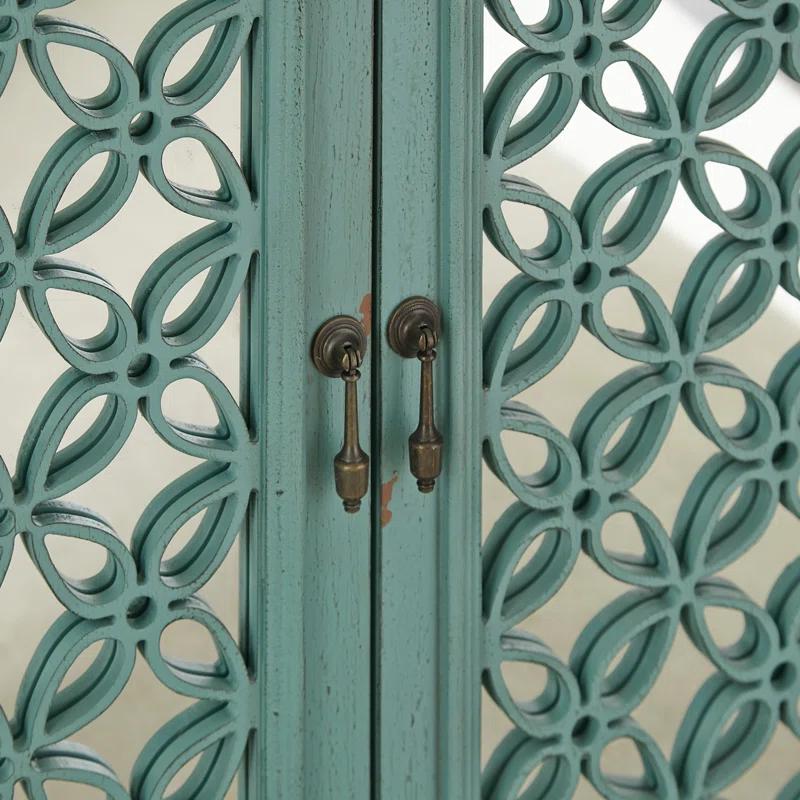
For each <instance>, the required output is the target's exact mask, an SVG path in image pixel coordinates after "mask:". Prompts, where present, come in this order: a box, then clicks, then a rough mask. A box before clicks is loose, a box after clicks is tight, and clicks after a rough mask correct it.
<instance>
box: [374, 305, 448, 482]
mask: <svg viewBox="0 0 800 800" xmlns="http://www.w3.org/2000/svg"><path fill="white" fill-rule="evenodd" d="M441 318H442V315H441V311H440V310H439V307H438V306H437V305H436V304H435V303H433V302H431V301H430V300H428V299H427V298H426V297H409V298H408V299H407V300H405V301H404V302H403V303H401V304H400V305H399V306H398V307H397V308H396V309H395V310H394V311H393V312H392V316H391V317H390V318H389V327H388V336H389V345H390V346H391V348H392V350H394V351H395V353H397V354H398V355H400V356H402V357H403V358H417V359H419V361H420V364H421V375H420V394H419V424H418V425H417V429H416V430H415V431H414V433H412V434H411V436H409V438H408V455H409V460H410V462H411V474H412V475H413V476H414V477H415V478H416V479H417V488H418V489H419V490H420V492H422V493H423V494H428V493H430V492H432V491H433V489H434V487H435V485H436V479H437V478H438V477H439V475H440V474H441V472H442V454H443V450H444V440H443V438H442V434H441V433H439V431H438V429H437V428H436V421H435V414H434V399H433V364H434V361H436V346H437V344H438V343H439V338H440V337H441V333H442V321H441Z"/></svg>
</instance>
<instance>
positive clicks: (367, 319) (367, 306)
mask: <svg viewBox="0 0 800 800" xmlns="http://www.w3.org/2000/svg"><path fill="white" fill-rule="evenodd" d="M358 313H359V314H361V324H362V325H363V326H364V330H365V331H366V333H367V336H369V335H370V333H372V292H367V294H365V295H364V299H363V300H362V301H361V305H360V306H359V307H358Z"/></svg>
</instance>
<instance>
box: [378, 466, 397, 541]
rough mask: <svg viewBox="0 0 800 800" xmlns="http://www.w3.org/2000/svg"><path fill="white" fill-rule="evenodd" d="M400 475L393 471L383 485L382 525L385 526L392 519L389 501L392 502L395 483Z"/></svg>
mask: <svg viewBox="0 0 800 800" xmlns="http://www.w3.org/2000/svg"><path fill="white" fill-rule="evenodd" d="M397 480H398V475H397V473H396V472H395V473H393V474H392V477H391V478H390V479H389V480H388V481H386V483H384V484H383V485H382V486H381V527H382V528H385V527H386V526H387V525H388V524H389V523H390V522H391V521H392V512H391V511H389V503H391V502H392V495H393V494H394V485H395V484H396V483H397Z"/></svg>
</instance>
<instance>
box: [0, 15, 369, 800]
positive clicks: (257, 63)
mask: <svg viewBox="0 0 800 800" xmlns="http://www.w3.org/2000/svg"><path fill="white" fill-rule="evenodd" d="M0 5H2V8H0V89H2V96H0V107H2V108H3V113H2V115H0V116H1V117H2V120H3V122H2V123H0V137H2V145H1V146H0V163H2V164H3V167H2V171H3V175H4V180H3V189H2V190H0V195H1V196H0V205H2V208H3V212H4V213H2V214H0V247H1V248H2V263H1V264H0V337H1V338H0V362H1V363H2V370H3V375H4V389H3V392H2V397H0V411H2V413H0V455H1V456H2V459H0V619H2V622H0V631H2V633H0V652H1V653H2V660H3V668H2V671H1V672H2V675H1V676H0V683H1V684H2V685H1V686H0V706H1V708H0V797H2V798H4V800H11V798H20V797H22V796H26V797H29V798H31V799H32V800H33V798H35V799H36V800H44V798H47V800H72V799H73V798H75V799H77V798H80V800H86V798H95V797H97V798H100V797H103V798H113V799H114V800H121V799H122V798H132V799H133V798H136V800H154V799H155V798H161V797H174V798H185V799H186V800H188V799H189V798H197V799H198V800H215V799H216V798H220V799H221V798H232V797H234V796H238V797H240V798H252V800H256V798H258V800H261V799H262V798H270V800H294V799H295V798H300V797H314V798H341V797H367V796H368V795H369V758H368V755H365V754H368V753H369V723H370V719H369V702H370V694H369V683H368V680H369V659H370V651H369V636H370V630H369V602H370V585H369V572H368V570H369V560H368V559H369V548H370V521H369V516H368V515H367V514H362V515H360V516H346V515H345V514H343V513H342V511H341V505H340V503H339V501H338V498H337V497H336V494H335V491H334V486H333V473H332V466H331V462H332V459H333V454H334V453H335V451H336V449H338V447H339V445H340V443H341V436H342V411H341V409H342V403H343V390H342V389H341V388H340V387H338V386H335V385H333V384H334V382H330V381H322V380H319V376H318V375H317V373H316V372H315V371H314V370H313V366H312V365H311V363H310V358H309V349H310V343H311V336H312V334H313V332H314V330H315V329H316V327H317V326H318V325H319V324H320V323H321V322H322V321H323V320H324V319H325V318H326V317H328V316H330V315H332V314H340V313H351V314H358V313H359V307H362V308H363V307H364V306H363V304H362V303H361V298H363V297H365V296H367V295H368V294H369V292H370V283H371V274H370V266H371V265H370V262H371V244H370V242H371V231H372V222H371V186H372V157H371V149H372V130H371V113H372V112H371V108H372V75H371V65H372V51H373V40H372V3H371V2H363V0H352V2H351V1H350V0H347V2H342V0H336V2H333V0H331V2H327V0H323V2H318V3H317V2H315V3H314V4H313V8H310V7H308V4H304V3H301V2H296V0H278V1H277V2H269V3H268V2H265V1H264V0H187V1H186V2H179V1H178V0H174V1H173V0H163V1H161V2H157V3H139V2H133V0H132V1H131V2H127V0H119V2H115V3H113V4H109V3H104V2H99V1H95V0H80V1H79V2H74V3H72V2H70V0H31V2H19V3H11V4H6V3H3V4H0ZM95 29H96V30H97V31H101V32H102V33H97V32H95ZM368 371H369V367H368V366H367V367H365V373H367V374H368ZM362 384H363V386H362V390H361V391H362V396H361V401H362V402H361V406H362V409H364V410H368V409H369V381H363V382H362ZM343 731H347V736H343V735H341V733H342V732H343Z"/></svg>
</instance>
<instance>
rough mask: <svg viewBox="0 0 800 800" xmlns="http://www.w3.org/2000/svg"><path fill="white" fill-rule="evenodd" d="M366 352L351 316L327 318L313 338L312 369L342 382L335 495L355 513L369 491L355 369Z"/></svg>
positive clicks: (363, 336) (363, 338)
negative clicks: (341, 437) (341, 424)
mask: <svg viewBox="0 0 800 800" xmlns="http://www.w3.org/2000/svg"><path fill="white" fill-rule="evenodd" d="M366 351H367V336H366V333H365V332H364V328H363V327H362V325H361V323H360V322H359V321H358V320H357V319H355V318H354V317H346V316H338V317H332V318H331V319H329V320H328V321H327V322H326V323H325V324H324V325H323V326H322V327H321V328H320V329H319V330H318V331H317V333H316V335H315V336H314V341H313V344H312V345H311V357H312V359H313V360H314V366H316V368H317V370H318V371H319V372H321V373H322V374H323V375H325V376H326V377H328V378H341V379H342V380H343V381H344V444H343V445H342V449H341V450H340V451H339V452H338V453H337V454H336V457H335V458H334V460H333V471H334V478H335V481H336V493H337V494H338V495H339V497H341V498H342V503H343V505H344V510H345V511H346V512H347V513H348V514H355V513H356V511H358V510H359V509H360V508H361V500H362V498H363V497H364V496H365V495H366V493H367V490H368V488H369V456H368V455H367V454H366V453H365V452H364V451H363V450H362V449H361V445H360V444H359V442H358V387H357V384H358V379H359V378H360V377H361V373H360V372H359V371H358V368H359V367H360V366H361V363H362V361H363V358H364V354H365V353H366Z"/></svg>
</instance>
